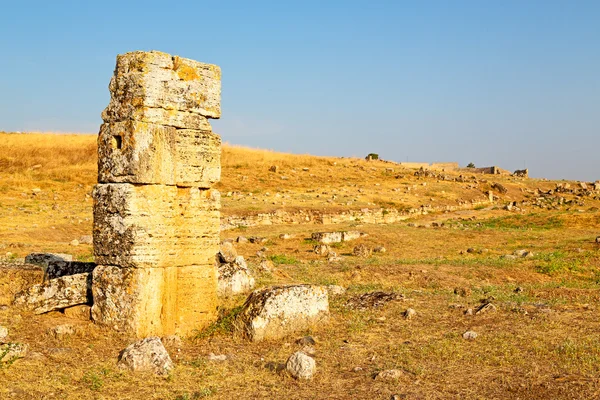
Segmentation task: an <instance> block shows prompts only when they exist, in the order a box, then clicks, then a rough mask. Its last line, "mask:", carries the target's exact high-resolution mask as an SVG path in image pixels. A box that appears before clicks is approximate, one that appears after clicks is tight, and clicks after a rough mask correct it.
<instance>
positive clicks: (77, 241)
mask: <svg viewBox="0 0 600 400" xmlns="http://www.w3.org/2000/svg"><path fill="white" fill-rule="evenodd" d="M69 244H70V245H71V246H79V240H77V239H73V240H71V243H69Z"/></svg>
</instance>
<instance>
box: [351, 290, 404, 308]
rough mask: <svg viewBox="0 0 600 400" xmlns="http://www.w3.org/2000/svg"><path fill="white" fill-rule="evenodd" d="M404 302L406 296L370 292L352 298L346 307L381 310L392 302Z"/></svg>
mask: <svg viewBox="0 0 600 400" xmlns="http://www.w3.org/2000/svg"><path fill="white" fill-rule="evenodd" d="M398 300H404V295H402V294H400V293H394V292H370V293H365V294H361V295H357V296H353V297H351V298H350V299H349V300H348V302H347V303H346V307H349V308H354V309H358V310H366V309H367V308H379V307H383V306H384V305H385V304H387V303H389V302H391V301H398Z"/></svg>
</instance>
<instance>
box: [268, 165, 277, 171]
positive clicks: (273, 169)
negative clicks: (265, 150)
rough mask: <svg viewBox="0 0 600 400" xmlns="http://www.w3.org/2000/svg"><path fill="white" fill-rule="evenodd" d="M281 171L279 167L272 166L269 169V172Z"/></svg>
mask: <svg viewBox="0 0 600 400" xmlns="http://www.w3.org/2000/svg"><path fill="white" fill-rule="evenodd" d="M278 170H279V167H278V166H277V165H271V166H270V167H269V172H277V171H278Z"/></svg>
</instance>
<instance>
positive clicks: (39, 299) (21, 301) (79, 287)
mask: <svg viewBox="0 0 600 400" xmlns="http://www.w3.org/2000/svg"><path fill="white" fill-rule="evenodd" d="M91 286H92V275H91V274H75V275H69V276H63V277H61V278H56V279H50V280H48V281H46V282H44V283H41V284H38V285H34V286H32V287H31V288H29V289H27V290H25V291H23V292H20V293H18V294H17V296H16V298H15V301H14V304H15V305H20V306H24V307H26V308H28V309H30V310H33V311H34V312H35V313H36V314H43V313H46V312H48V311H52V310H60V309H62V308H67V307H71V306H76V305H79V304H88V303H91V302H92V288H91Z"/></svg>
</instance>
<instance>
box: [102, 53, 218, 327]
mask: <svg viewBox="0 0 600 400" xmlns="http://www.w3.org/2000/svg"><path fill="white" fill-rule="evenodd" d="M109 89H110V94H111V99H110V103H109V105H108V107H107V108H106V109H105V110H104V112H103V113H102V119H103V121H104V123H103V124H102V126H101V128H100V133H99V136H98V185H97V186H96V187H95V189H94V231H93V236H94V255H95V258H96V263H97V267H96V268H95V269H94V272H93V281H92V292H93V307H92V318H93V319H94V321H95V322H96V323H99V324H103V325H107V326H110V327H112V328H115V329H118V330H120V331H125V332H128V333H131V334H133V335H135V336H137V337H146V336H150V335H171V334H180V335H188V334H190V333H192V332H193V331H194V330H199V329H202V328H203V327H205V326H206V325H208V324H209V323H211V322H212V321H214V320H215V319H216V304H217V272H216V268H215V254H216V253H217V252H218V246H219V224H220V221H219V217H220V211H219V209H220V196H219V192H218V191H217V190H214V189H211V188H212V187H213V185H215V184H216V183H217V182H218V181H219V179H220V175H221V165H220V154H221V139H220V137H219V136H218V135H216V134H215V133H213V132H212V129H211V126H210V124H209V122H208V118H219V117H220V115H221V108H220V97H221V70H220V68H219V67H218V66H216V65H210V64H203V63H200V62H197V61H193V60H189V59H185V58H179V57H173V56H170V55H168V54H165V53H161V52H155V51H152V52H132V53H127V54H123V55H120V56H118V58H117V66H116V69H115V73H114V76H113V77H112V79H111V81H110V86H109Z"/></svg>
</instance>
